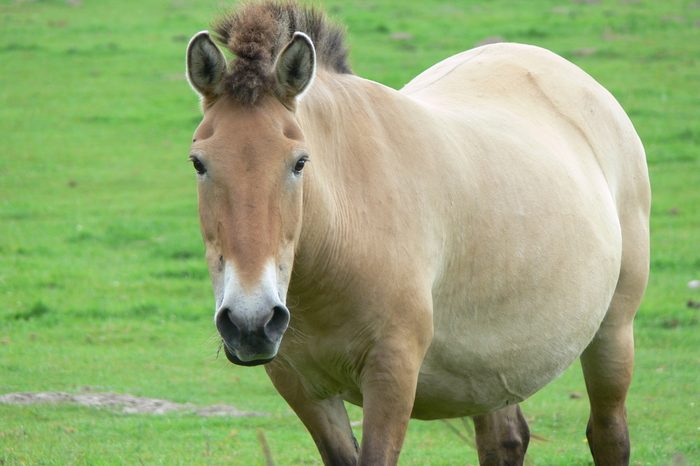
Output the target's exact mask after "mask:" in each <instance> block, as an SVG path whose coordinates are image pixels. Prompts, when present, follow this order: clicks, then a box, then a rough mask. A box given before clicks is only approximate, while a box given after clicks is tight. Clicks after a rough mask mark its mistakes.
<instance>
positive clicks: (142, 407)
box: [0, 392, 266, 417]
mask: <svg viewBox="0 0 700 466" xmlns="http://www.w3.org/2000/svg"><path fill="white" fill-rule="evenodd" d="M36 403H45V404H76V405H80V406H87V407H89V408H99V409H108V410H110V411H117V412H121V413H124V414H166V413H170V412H184V413H193V414H196V415H197V416H205V417H212V416H230V417H246V416H266V414H265V413H258V412H252V411H241V410H239V409H238V408H236V407H234V406H231V405H223V404H221V405H210V406H197V405H194V404H192V403H176V402H174V401H168V400H159V399H157V398H144V397H139V396H132V395H128V394H123V393H111V392H99V393H77V394H73V393H66V392H37V393H31V392H24V393H7V394H5V395H0V404H13V405H28V404H36Z"/></svg>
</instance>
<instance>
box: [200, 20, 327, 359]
mask: <svg viewBox="0 0 700 466" xmlns="http://www.w3.org/2000/svg"><path fill="white" fill-rule="evenodd" d="M227 68H232V69H230V70H227ZM235 72H236V68H235V67H227V63H226V59H225V57H224V55H223V54H222V53H221V51H220V50H219V48H218V47H217V46H216V45H215V44H214V43H213V42H212V40H211V39H210V38H209V34H208V33H206V32H201V33H199V34H197V35H195V36H194V37H193V38H192V40H191V41H190V44H189V46H188V48H187V76H188V78H189V81H190V84H191V85H192V87H193V89H194V90H195V91H196V92H197V93H198V94H199V95H200V96H201V97H202V100H203V102H202V107H203V109H204V118H203V119H202V122H201V123H200V125H199V127H198V128H197V130H196V131H195V134H194V138H193V142H192V149H191V151H190V159H191V160H192V163H193V165H194V169H195V171H196V173H197V185H198V191H199V215H200V222H201V230H202V237H203V239H204V243H205V245H206V251H207V252H206V256H207V262H208V265H209V273H210V276H211V281H212V285H213V288H214V296H215V300H216V310H215V315H214V320H215V323H216V327H217V329H218V331H219V333H220V334H221V338H222V339H223V343H224V349H225V352H226V356H227V357H228V359H229V360H230V361H231V362H233V363H235V364H241V365H256V364H262V363H265V362H268V361H270V360H271V359H272V358H274V357H275V355H276V354H277V351H278V349H279V345H280V342H281V339H282V335H283V334H284V332H285V330H286V329H287V326H288V324H289V320H290V314H289V310H288V309H287V307H286V305H285V301H286V294H287V288H288V286H289V280H290V274H291V270H292V263H293V260H294V249H295V245H296V243H297V240H298V238H299V234H300V231H301V218H302V189H303V182H302V181H303V169H304V164H305V163H306V162H308V160H309V154H308V152H307V150H306V148H305V144H304V138H303V134H302V131H301V128H300V126H299V124H298V123H297V121H296V118H295V114H294V109H295V105H296V102H297V100H298V99H299V97H300V96H301V95H302V94H303V93H304V91H305V90H306V89H308V87H309V85H310V84H311V81H312V79H313V76H314V73H315V51H314V46H313V44H312V42H311V39H309V37H307V36H306V35H304V34H302V33H295V34H294V36H293V37H292V39H291V42H289V43H288V44H287V45H286V46H285V47H284V48H283V49H282V50H281V52H280V53H279V54H278V55H277V57H276V59H275V60H274V65H273V67H272V69H271V70H270V71H269V72H268V73H267V74H266V75H265V76H264V77H265V79H267V80H269V83H268V85H266V86H265V87H262V88H259V87H254V86H253V87H250V85H251V83H250V82H246V81H245V80H246V79H257V78H260V76H255V75H252V76H250V77H246V76H233V73H235ZM244 72H245V70H244ZM236 86H238V87H239V89H238V91H237V92H239V94H238V95H236V94H235V92H232V89H231V88H232V87H233V88H235V87H236ZM246 86H249V87H248V88H246ZM241 89H243V90H241ZM246 89H248V90H247V91H246ZM245 92H248V93H254V95H249V94H245ZM241 93H243V94H241Z"/></svg>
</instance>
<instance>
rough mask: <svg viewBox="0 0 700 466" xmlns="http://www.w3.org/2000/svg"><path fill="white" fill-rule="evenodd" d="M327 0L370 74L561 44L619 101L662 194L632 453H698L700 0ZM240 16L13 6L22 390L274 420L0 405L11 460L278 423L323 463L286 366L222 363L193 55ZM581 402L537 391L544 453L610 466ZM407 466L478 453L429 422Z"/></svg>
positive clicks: (6, 388)
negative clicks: (280, 378) (286, 385)
mask: <svg viewBox="0 0 700 466" xmlns="http://www.w3.org/2000/svg"><path fill="white" fill-rule="evenodd" d="M323 3H324V5H325V7H326V9H327V10H328V11H329V12H330V13H331V14H332V15H333V16H334V17H336V18H337V19H339V20H341V21H343V22H344V23H345V24H346V25H347V27H348V30H349V42H350V45H351V48H352V55H351V59H352V64H353V68H354V70H355V71H356V72H357V73H358V74H360V75H362V76H365V77H369V78H371V79H375V80H377V81H381V82H383V83H385V84H388V85H391V86H394V87H400V86H401V85H403V84H404V83H406V82H407V81H409V80H410V79H411V78H412V77H413V76H414V75H416V74H417V73H418V72H420V71H421V70H423V69H425V68H426V67H428V66H429V65H431V64H433V63H434V62H436V61H438V60H439V59H441V58H444V57H446V56H448V55H450V54H452V53H456V52H458V51H461V50H464V49H467V48H470V47H472V46H473V45H475V44H476V43H478V42H479V41H481V40H483V39H484V38H487V37H492V36H501V37H503V38H505V39H506V40H509V41H517V42H526V43H533V44H537V45H541V46H544V47H547V48H550V49H552V50H554V51H555V52H557V53H560V54H562V55H563V56H565V57H567V58H569V59H571V60H573V61H574V62H575V63H577V64H579V65H580V66H581V67H583V68H584V69H585V70H586V71H588V72H589V73H590V74H592V75H593V76H594V77H595V78H596V79H598V80H599V81H600V82H601V83H603V84H604V85H605V86H606V87H607V88H609V89H610V90H611V91H612V92H613V93H614V94H615V95H616V96H617V98H618V99H619V100H620V102H621V103H622V105H623V106H624V107H625V108H626V110H627V111H628V112H629V114H630V116H631V118H632V120H633V121H634V123H635V125H636V127H637V129H638V131H639V133H640V135H641V137H642V140H643V141H644V143H645V146H646V148H647V153H648V160H649V166H650V172H651V178H652V186H653V193H654V204H653V216H652V274H651V279H650V283H649V289H648V292H647V296H646V298H645V301H644V303H643V305H642V308H641V310H640V313H639V315H638V319H637V321H636V335H637V368H636V373H635V379H634V384H633V386H632V389H631V392H630V397H629V403H628V409H629V421H630V430H631V435H632V441H633V452H632V462H633V464H639V465H660V464H671V463H672V461H674V460H673V458H674V456H675V457H676V460H675V461H676V462H677V464H680V463H678V461H680V459H679V458H681V457H682V458H683V459H684V461H685V462H686V464H689V465H690V464H700V421H699V419H700V406H699V405H700V398H699V397H698V393H700V392H699V391H698V384H699V383H700V349H699V348H700V326H699V325H698V319H699V318H700V311H699V310H697V309H691V308H688V307H686V303H687V301H688V300H689V299H693V300H695V301H700V291H698V290H689V289H688V288H687V286H686V284H687V282H688V281H689V280H691V279H700V155H698V152H699V151H700V45H699V44H700V6H698V4H697V2H692V1H680V0H673V1H667V2H653V1H645V0H640V1H622V0H620V1H601V2H574V1H565V0H559V1H544V0H537V1H531V2H506V1H492V2H478V3H477V2H462V3H460V2H447V1H437V0H429V1H423V2H410V3H408V2H406V3H402V4H401V7H400V8H398V9H397V7H396V2H390V1H388V0H376V1H371V2H370V1H368V0H363V1H359V2H342V1H340V0H327V1H325V2H323ZM463 3H466V5H463ZM219 11H221V10H220V2H218V1H215V0H208V1H203V0H196V1H195V0H159V1H158V0H142V1H138V2H137V1H116V0H101V1H100V2H93V1H83V2H75V1H73V2H69V1H59V0H53V1H51V0H45V1H39V0H37V1H30V0H25V1H15V0H2V1H0V130H1V134H2V136H0V162H2V165H1V169H0V170H1V171H0V393H7V392H15V391H48V390H62V391H71V392H76V391H79V390H82V389H84V388H85V387H89V388H91V389H93V390H99V391H116V392H126V393H131V394H133V395H139V396H150V397H155V398H167V399H172V400H174V401H178V402H193V403H195V404H198V405H205V404H214V403H229V404H233V405H235V406H237V407H238V408H240V409H244V410H255V411H265V412H268V413H270V416H268V417H264V418H241V419H223V418H199V417H196V416H194V415H191V414H183V413H180V414H169V415H164V416H145V415H124V414H117V413H112V412H109V411H99V410H91V409H87V408H79V407H75V406H38V405H34V406H28V407H27V406H24V407H21V406H8V405H0V464H137V463H143V464H223V463H228V464H239V465H250V464H263V463H264V457H263V455H262V453H261V450H260V446H259V444H258V440H257V437H256V435H257V431H258V430H262V431H264V432H265V434H266V436H267V440H268V442H269V443H270V446H271V449H272V453H273V456H274V458H275V460H276V462H277V464H280V465H286V464H319V463H320V461H319V458H318V455H317V453H316V451H315V447H314V446H313V443H312V441H311V440H310V438H309V436H308V434H307V433H306V432H305V430H304V429H303V427H302V426H301V424H300V422H299V421H298V420H297V419H296V417H295V416H294V415H293V414H292V413H291V411H290V409H289V408H288V407H287V406H286V405H285V404H284V402H283V401H282V399H281V398H280V397H279V396H278V395H277V394H276V392H275V390H274V389H273V388H272V386H271V384H270V382H269V381H268V380H267V377H266V376H265V374H264V371H263V370H262V369H260V368H253V369H246V368H238V367H233V366H231V365H230V364H228V363H227V362H226V361H225V358H223V357H219V358H217V357H216V350H217V342H216V338H215V331H214V328H213V325H212V323H211V314H212V298H211V293H210V288H209V283H208V278H207V272H206V267H205V264H204V260H203V247H202V244H201V240H200V237H199V227H198V223H197V212H196V193H195V183H194V179H193V175H192V173H191V171H192V170H191V167H190V166H189V164H188V162H187V154H188V147H189V140H190V137H191V134H192V132H193V131H194V128H195V126H196V125H197V123H198V122H199V118H200V115H199V110H198V103H197V99H196V98H195V96H194V95H193V94H192V93H191V91H190V90H189V88H188V85H187V83H186V82H185V80H184V78H183V75H184V69H183V68H184V63H183V62H184V60H183V57H184V49H185V46H186V44H187V41H188V39H189V37H190V36H191V35H192V34H193V33H195V32H197V31H199V30H201V29H204V28H205V27H206V26H207V25H208V24H209V22H210V20H211V19H212V18H213V17H214V16H215V15H216V14H217V13H218V12H219ZM399 32H400V33H405V34H403V37H404V39H403V40H396V39H393V38H392V37H396V36H395V35H394V34H395V33H399ZM573 392H578V393H585V391H584V388H583V381H582V377H581V375H580V369H579V367H578V366H574V367H572V368H571V369H570V370H568V371H567V372H566V373H565V374H564V375H563V376H562V377H561V378H560V379H558V380H557V381H556V382H554V383H553V384H551V385H550V386H549V387H547V388H546V389H545V390H543V391H542V392H540V393H538V394H537V395H535V396H534V397H532V398H531V399H530V400H528V401H527V402H525V403H524V411H525V413H526V416H527V417H528V419H529V421H530V426H531V430H532V431H533V432H534V433H536V434H537V435H538V436H541V437H543V438H545V439H546V441H533V443H532V444H531V447H530V450H529V451H530V462H531V463H532V464H537V465H588V464H591V459H590V455H589V453H588V447H587V445H586V443H585V435H584V428H585V422H586V418H587V401H586V399H585V396H584V397H583V398H580V399H578V398H574V399H572V398H570V394H571V393H573ZM350 415H351V419H352V420H359V419H360V418H361V412H360V411H359V410H358V409H356V408H352V409H351V410H350ZM455 425H457V424H455ZM358 429H359V428H356V430H358ZM357 434H358V435H359V434H360V432H359V431H357ZM401 462H402V464H406V465H425V464H433V465H447V464H475V463H476V455H475V453H474V450H473V449H472V448H471V447H470V446H469V445H468V444H467V443H465V442H463V441H461V440H460V439H459V438H457V436H456V435H454V434H453V433H452V432H451V431H450V430H449V429H448V428H447V427H446V426H445V425H444V424H443V423H442V422H430V423H427V422H417V421H415V422H412V423H411V425H410V427H409V433H408V437H407V440H406V444H405V447H404V450H403V453H402V456H401Z"/></svg>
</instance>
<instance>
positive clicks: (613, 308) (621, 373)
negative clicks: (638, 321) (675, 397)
mask: <svg viewBox="0 0 700 466" xmlns="http://www.w3.org/2000/svg"><path fill="white" fill-rule="evenodd" d="M638 231H639V232H640V233H639V234H638V235H637V237H636V238H634V239H636V240H637V241H634V242H632V243H631V244H634V245H635V246H636V249H632V250H630V248H628V249H627V250H624V251H623V258H622V270H621V273H620V278H619V279H618V283H617V288H616V289H615V294H614V296H613V299H612V302H611V304H610V307H609V309H608V313H607V314H606V316H605V319H604V320H603V323H602V324H601V327H600V329H599V330H598V333H597V334H596V336H595V337H594V338H593V341H591V343H590V344H589V345H588V347H587V348H586V350H585V351H584V352H583V354H582V355H581V364H582V366H583V375H584V378H585V380H586V389H587V391H588V397H589V399H590V404H591V414H590V418H589V420H588V428H587V429H586V436H587V437H588V444H589V447H590V449H591V453H592V455H593V460H594V461H595V464H596V465H597V466H602V465H606V466H614V465H627V464H629V455H630V441H629V434H628V431H627V415H626V411H625V398H626V397H627V389H628V388H629V385H630V381H631V379H632V367H633V365H634V337H633V332H632V320H633V319H634V315H635V313H636V312H637V308H638V307H639V303H640V301H641V298H642V294H643V292H644V288H645V287H646V282H647V276H648V242H647V239H648V237H646V236H645V235H644V229H640V230H638ZM623 233H624V232H623ZM630 236H632V235H629V234H628V235H627V240H631V239H632V238H630ZM624 238H625V235H624V234H623V239H624ZM628 244H629V243H628Z"/></svg>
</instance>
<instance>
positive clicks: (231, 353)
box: [223, 343, 275, 367]
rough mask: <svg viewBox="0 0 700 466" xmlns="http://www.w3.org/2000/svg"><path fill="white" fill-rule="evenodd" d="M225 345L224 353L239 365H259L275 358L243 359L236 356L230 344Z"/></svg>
mask: <svg viewBox="0 0 700 466" xmlns="http://www.w3.org/2000/svg"><path fill="white" fill-rule="evenodd" d="M223 347H224V354H225V355H226V359H228V360H229V361H231V362H232V363H233V364H235V365H237V366H245V367H252V366H259V365H261V364H267V363H268V362H270V361H272V360H273V359H275V357H274V356H273V357H271V358H266V359H253V360H251V361H242V360H241V359H239V358H238V356H236V354H235V352H234V351H231V350H229V348H228V346H227V345H226V343H223Z"/></svg>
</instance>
